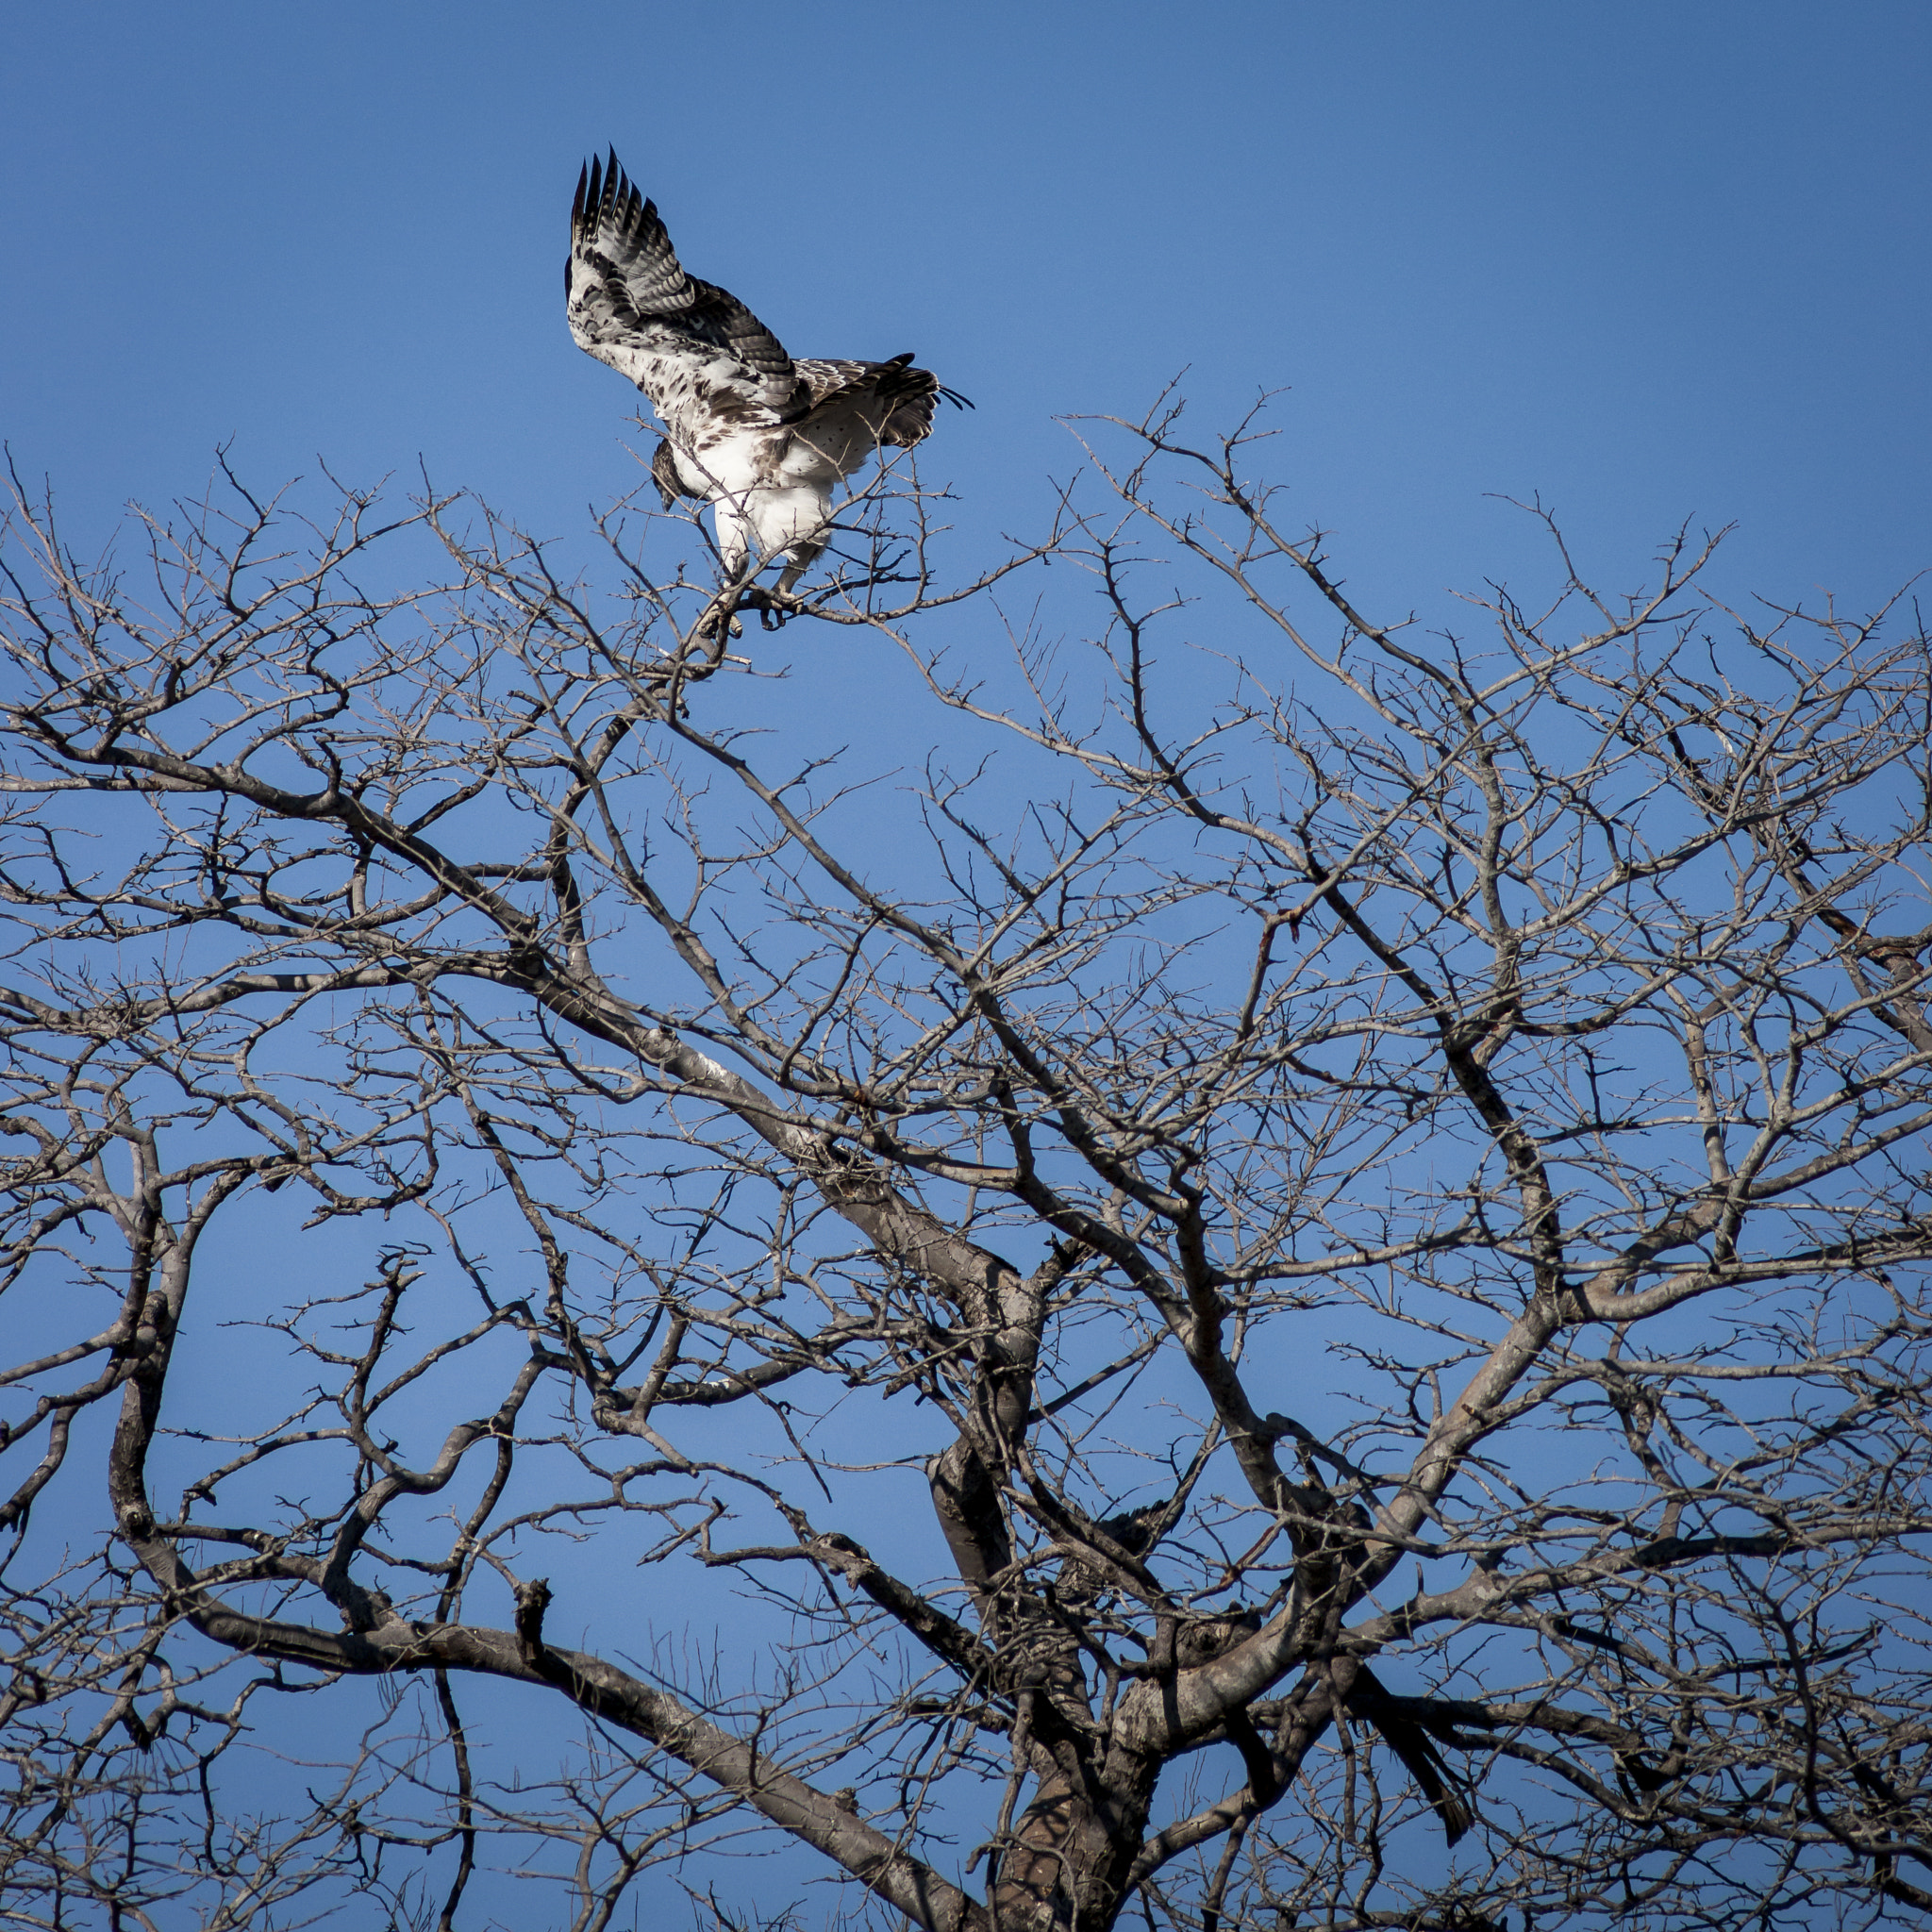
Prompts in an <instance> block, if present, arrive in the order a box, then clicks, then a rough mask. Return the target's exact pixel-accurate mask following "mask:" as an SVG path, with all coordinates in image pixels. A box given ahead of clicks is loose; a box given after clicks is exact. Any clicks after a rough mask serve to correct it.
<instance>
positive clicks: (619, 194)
mask: <svg viewBox="0 0 1932 1932" xmlns="http://www.w3.org/2000/svg"><path fill="white" fill-rule="evenodd" d="M563 286H564V295H565V299H566V302H567V303H568V307H569V314H570V332H571V334H572V335H574V336H575V338H576V340H577V345H578V346H579V347H580V348H583V349H586V350H588V351H589V352H590V353H591V355H592V356H594V357H596V358H597V359H598V360H599V361H600V362H608V363H609V364H610V366H611V367H612V368H613V369H617V370H621V371H622V372H623V373H624V374H625V375H627V376H629V378H630V379H631V381H633V382H634V383H636V384H637V386H638V387H639V388H640V389H641V390H642V391H643V392H644V393H645V394H646V395H647V396H649V397H650V399H651V407H652V408H654V409H656V410H657V412H658V415H659V416H660V417H662V418H663V420H664V422H665V423H666V425H668V426H669V427H670V428H671V430H672V432H673V434H674V435H675V437H676V438H677V440H678V441H681V442H683V443H684V444H685V445H686V446H687V447H688V448H691V449H693V450H703V449H704V448H706V447H707V446H708V445H709V444H711V443H713V442H715V441H718V440H719V439H720V438H721V437H723V436H726V435H730V434H731V433H733V432H734V431H737V430H741V429H746V428H757V427H761V426H765V425H773V424H779V423H790V422H794V421H796V420H797V419H798V418H799V417H801V416H803V415H804V414H805V412H806V409H807V408H808V407H809V401H810V398H809V394H808V390H807V387H806V385H805V384H804V383H803V382H801V381H800V379H799V376H798V373H797V371H796V370H795V369H794V368H793V366H792V361H791V357H790V356H788V355H787V354H786V353H785V349H784V345H783V344H782V343H781V342H780V341H778V339H777V337H776V336H774V334H773V333H772V332H771V330H770V329H768V328H767V327H766V326H765V325H764V324H763V323H761V322H760V321H759V320H758V317H757V316H755V315H754V314H753V313H752V312H751V310H750V309H749V308H746V307H745V306H744V304H743V303H742V302H741V301H740V300H739V299H738V298H737V296H735V295H733V294H730V293H728V292H727V291H725V290H724V289H719V288H714V287H713V286H712V285H711V284H710V283H709V282H701V281H699V280H698V279H697V277H696V276H695V275H686V274H685V272H684V270H683V268H682V267H681V266H680V265H679V263H678V259H677V256H676V253H675V251H674V250H673V248H672V246H671V238H670V236H669V235H667V234H666V233H665V232H664V224H663V223H662V222H661V221H659V220H658V209H657V207H656V206H655V204H653V203H651V202H648V201H646V200H645V199H644V198H643V197H642V196H641V194H640V193H639V192H638V191H637V190H636V188H635V187H633V186H632V185H631V183H630V182H629V181H628V180H626V179H625V173H624V170H623V169H622V168H621V167H619V166H618V164H617V155H616V152H615V150H613V151H612V153H611V156H610V159H609V164H608V167H600V165H599V164H598V163H597V162H596V161H591V163H590V165H589V166H588V167H586V168H585V170H584V171H583V173H582V174H581V175H578V176H577V192H576V199H575V201H574V202H573V203H572V204H571V210H570V259H569V260H568V261H567V262H566V263H565V264H564V272H563ZM927 413H928V415H929V414H930V413H931V410H930V406H928V408H927Z"/></svg>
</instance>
